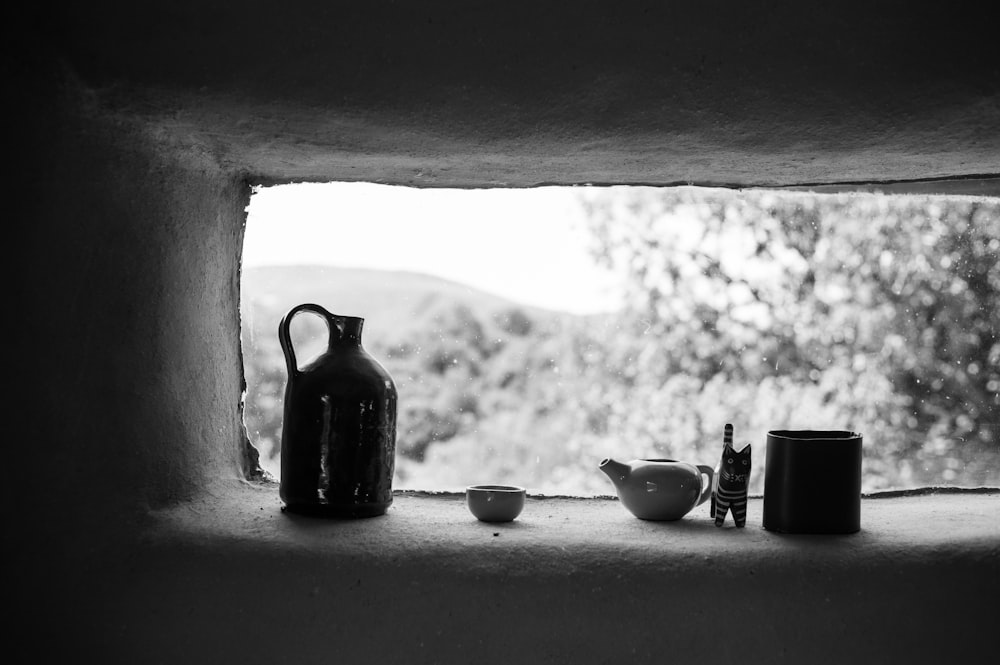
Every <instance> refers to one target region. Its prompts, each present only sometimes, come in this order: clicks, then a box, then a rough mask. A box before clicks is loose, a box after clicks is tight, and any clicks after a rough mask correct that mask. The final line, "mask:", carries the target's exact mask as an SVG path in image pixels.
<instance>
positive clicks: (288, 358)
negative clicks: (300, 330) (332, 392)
mask: <svg viewBox="0 0 1000 665" xmlns="http://www.w3.org/2000/svg"><path fill="white" fill-rule="evenodd" d="M299 312H311V313H313V314H316V315H317V316H321V317H323V320H324V321H326V326H327V329H328V331H329V335H330V337H331V338H332V337H333V331H334V330H336V331H337V332H338V333H341V332H342V331H343V324H342V323H340V321H339V320H338V317H336V316H334V315H333V314H331V313H330V312H328V311H326V309H324V308H323V307H320V306H319V305H314V304H313V303H305V304H302V305H297V306H295V307H293V308H292V309H290V310H288V313H287V314H285V315H284V316H283V317H281V322H280V323H279V324H278V341H279V342H280V343H281V351H282V353H284V354H285V364H286V365H287V366H288V376H289V378H291V377H292V376H295V375H298V374H300V372H299V363H298V361H297V360H296V359H295V349H294V348H293V347H292V337H291V335H290V334H289V332H288V328H289V326H291V325H292V319H293V318H295V315H296V314H298V313H299Z"/></svg>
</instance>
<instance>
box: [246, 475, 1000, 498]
mask: <svg viewBox="0 0 1000 665" xmlns="http://www.w3.org/2000/svg"><path fill="white" fill-rule="evenodd" d="M247 482H248V483H250V484H252V485H256V486H258V487H262V488H264V489H273V490H277V489H278V483H277V482H275V481H272V480H263V481H261V480H250V481H247ZM998 493H1000V487H993V486H990V485H981V486H979V487H955V486H952V485H927V486H925V487H912V488H908V489H892V490H877V491H875V492H862V493H861V498H862V499H895V498H898V497H909V496H931V495H938V494H998ZM392 494H393V496H414V497H440V498H458V497H464V496H465V493H464V492H452V491H448V490H393V491H392ZM527 496H529V497H531V498H532V499H535V500H540V501H545V500H547V499H562V500H566V499H570V500H576V501H589V500H594V501H617V500H618V497H617V496H616V495H614V494H594V495H590V496H581V495H577V494H536V493H532V492H529V493H528V495H527ZM748 498H750V499H763V498H764V495H763V494H750V495H749V496H748Z"/></svg>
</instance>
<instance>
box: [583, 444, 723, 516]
mask: <svg viewBox="0 0 1000 665" xmlns="http://www.w3.org/2000/svg"><path fill="white" fill-rule="evenodd" d="M598 468H600V470H601V471H603V472H604V473H605V474H607V476H608V478H610V479H611V482H613V483H614V484H615V490H617V492H618V498H619V499H620V500H621V502H622V505H624V506H625V508H626V509H628V511H629V512H630V513H632V514H633V515H635V516H636V517H638V518H639V519H644V520H679V519H680V518H682V517H684V516H685V515H687V514H688V512H689V511H690V510H691V509H692V508H694V507H695V506H700V505H701V504H702V503H704V502H705V501H706V500H707V499H708V498H709V496H711V494H712V480H713V478H714V477H715V470H714V469H713V468H712V467H710V466H705V465H703V464H698V465H695V464H688V463H687V462H678V461H677V460H671V459H637V460H632V461H631V462H629V463H627V464H623V463H622V462H616V461H615V460H613V459H610V458H609V459H605V460H604V461H602V462H601V464H600V466H599V467H598ZM706 476H707V477H708V480H703V479H704V477H706Z"/></svg>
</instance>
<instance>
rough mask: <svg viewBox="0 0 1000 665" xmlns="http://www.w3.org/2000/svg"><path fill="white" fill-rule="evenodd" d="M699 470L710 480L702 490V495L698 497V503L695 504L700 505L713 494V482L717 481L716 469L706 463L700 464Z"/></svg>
mask: <svg viewBox="0 0 1000 665" xmlns="http://www.w3.org/2000/svg"><path fill="white" fill-rule="evenodd" d="M698 471H700V472H701V474H702V475H706V476H708V482H707V483H706V484H705V489H703V490H702V491H701V496H700V497H699V498H698V503H696V504H694V505H696V506H700V505H701V504H703V503H705V502H706V501H707V500H708V497H710V496H712V483H713V482H714V481H715V469H713V468H712V467H710V466H706V465H704V464H699V465H698Z"/></svg>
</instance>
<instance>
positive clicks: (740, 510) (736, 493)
mask: <svg viewBox="0 0 1000 665" xmlns="http://www.w3.org/2000/svg"><path fill="white" fill-rule="evenodd" d="M749 484H750V444H749V443H748V444H747V445H745V446H743V448H742V449H741V450H740V451H739V452H736V450H734V449H733V426H732V425H730V424H728V423H727V424H726V431H725V437H724V439H723V444H722V459H721V460H720V461H719V466H717V467H715V477H714V478H713V479H712V508H711V513H710V514H711V516H712V517H713V518H715V526H722V525H723V523H725V521H726V512H728V511H729V510H732V511H733V521H734V522H736V526H739V527H742V526H746V523H747V486H748V485H749Z"/></svg>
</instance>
